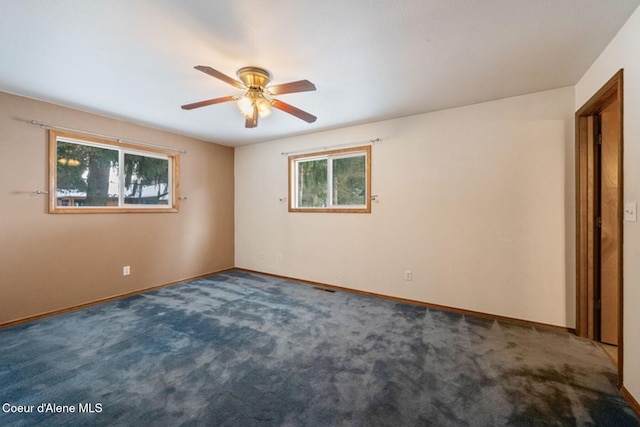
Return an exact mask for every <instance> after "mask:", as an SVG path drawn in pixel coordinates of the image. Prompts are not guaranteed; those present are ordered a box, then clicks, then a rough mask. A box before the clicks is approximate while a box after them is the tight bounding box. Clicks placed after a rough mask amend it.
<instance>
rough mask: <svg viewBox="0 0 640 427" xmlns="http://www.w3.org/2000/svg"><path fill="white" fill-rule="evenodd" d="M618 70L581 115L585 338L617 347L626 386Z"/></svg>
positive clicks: (579, 214) (581, 329)
mask: <svg viewBox="0 0 640 427" xmlns="http://www.w3.org/2000/svg"><path fill="white" fill-rule="evenodd" d="M622 77H623V71H622V70H620V71H618V72H617V73H616V74H615V75H614V76H613V77H612V78H611V79H610V80H609V81H608V82H607V83H606V84H605V85H604V86H603V87H602V88H601V89H600V90H599V91H598V92H597V93H596V94H595V95H594V96H593V97H592V98H591V99H590V100H589V101H587V103H586V104H585V105H584V106H582V107H581V108H580V109H579V110H578V112H577V113H576V232H577V233H576V248H577V276H576V277H577V292H576V297H577V310H576V333H577V334H578V335H579V336H582V337H586V338H589V339H592V340H596V341H599V342H602V343H604V344H609V345H615V346H617V356H618V357H617V360H618V384H619V385H621V384H622V372H623V369H622V367H623V357H622V353H623V352H622V347H623V340H622V338H623V334H622V330H623V325H622V296H623V293H622V290H623V281H622V258H623V257H622V195H623V192H622V190H623V173H622V169H623V163H622V153H623V150H622V122H623V121H622V119H623V116H622V114H623V111H622V107H623V102H622V101H623V98H622V95H623V94H622V89H623V88H622Z"/></svg>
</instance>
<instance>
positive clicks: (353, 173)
mask: <svg viewBox="0 0 640 427" xmlns="http://www.w3.org/2000/svg"><path fill="white" fill-rule="evenodd" d="M366 181H367V172H366V165H365V157H364V155H362V156H354V157H344V158H337V159H333V182H332V189H333V204H334V205H336V206H356V205H364V204H365V201H366V200H365V199H366Z"/></svg>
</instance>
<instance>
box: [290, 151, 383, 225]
mask: <svg viewBox="0 0 640 427" xmlns="http://www.w3.org/2000/svg"><path fill="white" fill-rule="evenodd" d="M352 153H363V154H364V156H365V179H366V183H365V203H364V204H363V205H358V206H345V207H340V206H339V205H332V206H328V207H298V206H297V203H298V202H297V201H298V196H297V185H296V181H297V175H296V164H297V162H299V161H300V160H302V159H313V158H323V157H324V158H327V159H331V158H339V157H340V156H342V155H345V154H352ZM288 178H289V212H316V213H318V212H324V213H371V146H370V145H365V146H358V147H349V148H342V149H335V150H325V151H317V152H310V153H305V154H298V155H294V156H289V174H288Z"/></svg>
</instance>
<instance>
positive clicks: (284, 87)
mask: <svg viewBox="0 0 640 427" xmlns="http://www.w3.org/2000/svg"><path fill="white" fill-rule="evenodd" d="M312 90H316V86H315V85H314V84H313V83H311V82H310V81H309V80H298V81H297V82H291V83H283V84H281V85H275V86H269V87H268V88H267V91H268V92H269V93H270V94H272V95H283V94H285V93H295V92H309V91H312Z"/></svg>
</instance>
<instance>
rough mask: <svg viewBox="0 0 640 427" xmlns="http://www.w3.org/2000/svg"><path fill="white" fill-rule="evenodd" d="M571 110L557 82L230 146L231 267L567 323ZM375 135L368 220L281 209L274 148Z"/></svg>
mask: <svg viewBox="0 0 640 427" xmlns="http://www.w3.org/2000/svg"><path fill="white" fill-rule="evenodd" d="M573 107H574V92H573V88H563V89H557V90H552V91H548V92H542V93H536V94H531V95H526V96H520V97H515V98H509V99H503V100H499V101H494V102H488V103H484V104H478V105H472V106H468V107H464V108H457V109H452V110H446V111H440V112H435V113H430V114H422V115H417V116H412V117H406V118H401V119H396V120H389V121H384V122H379V123H373V124H368V125H362V126H354V127H349V128H344V129H339V130H333V131H328V132H322V133H317V134H312V135H306V136H300V137H295V138H288V139H282V140H277V141H272V142H268V143H263V144H256V145H250V146H243V147H240V148H238V149H236V211H235V214H236V265H237V266H238V267H243V268H248V269H253V270H258V271H263V272H268V273H274V274H280V275H285V276H290V277H295V278H302V279H307V280H313V281H318V282H323V283H327V284H333V285H338V286H343V287H348V288H353V289H358V290H362V291H368V292H375V293H378V294H383V295H390V296H395V297H402V298H408V299H413V300H418V301H426V302H430V303H435V304H442V305H445V306H450V307H457V308H462V309H467V310H474V311H480V312H484V313H491V314H496V315H502V316H508V317H513V318H518V319H524V320H530V321H536V322H542V323H547V324H552V325H559V326H568V327H574V325H575V275H574V270H575V266H574V265H575V264H574V263H575V255H574V252H575V251H574V247H575V244H574V228H575V225H574V213H573V212H574V177H573V175H574V172H573V151H574V150H573V145H574V143H573V111H574V110H573ZM378 137H379V138H382V142H380V143H376V144H374V145H373V148H372V168H373V176H372V182H373V194H376V195H378V196H379V199H378V201H377V202H374V203H373V207H372V213H371V214H323V213H289V212H288V211H287V203H286V202H281V201H280V199H281V198H284V197H287V156H283V155H282V154H281V153H282V152H288V151H296V150H302V149H307V148H314V147H323V146H332V145H337V144H346V143H350V142H356V141H367V140H370V139H374V138H378ZM405 269H410V270H412V271H413V280H412V281H411V282H406V281H404V270H405Z"/></svg>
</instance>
